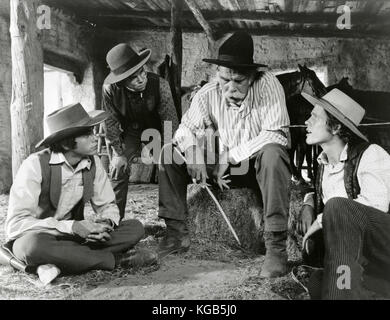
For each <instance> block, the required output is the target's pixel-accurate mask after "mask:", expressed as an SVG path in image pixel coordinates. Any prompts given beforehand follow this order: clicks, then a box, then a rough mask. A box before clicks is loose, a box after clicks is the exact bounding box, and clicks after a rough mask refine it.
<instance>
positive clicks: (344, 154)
mask: <svg viewBox="0 0 390 320" xmlns="http://www.w3.org/2000/svg"><path fill="white" fill-rule="evenodd" d="M347 159H348V144H346V145H345V146H344V149H343V151H341V153H340V161H339V162H344V161H346V160H347ZM317 162H318V163H319V164H324V165H327V164H329V160H328V156H327V154H326V153H325V152H324V151H322V152H321V153H320V155H319V156H318V158H317Z"/></svg>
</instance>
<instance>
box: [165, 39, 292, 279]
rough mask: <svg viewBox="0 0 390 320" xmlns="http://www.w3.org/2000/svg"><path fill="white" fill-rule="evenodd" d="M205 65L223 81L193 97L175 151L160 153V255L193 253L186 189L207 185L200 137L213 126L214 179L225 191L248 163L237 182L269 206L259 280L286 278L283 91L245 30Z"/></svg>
mask: <svg viewBox="0 0 390 320" xmlns="http://www.w3.org/2000/svg"><path fill="white" fill-rule="evenodd" d="M205 61H207V62H210V63H213V64H216V65H218V71H217V79H216V81H213V82H210V83H208V84H206V85H205V86H203V88H202V89H200V90H199V91H198V92H197V94H196V95H195V96H194V99H193V101H192V103H191V106H190V109H189V110H188V111H187V112H186V114H185V115H184V116H183V119H182V122H181V124H180V126H179V129H178V130H177V131H176V134H175V136H174V144H175V148H173V149H172V148H171V147H172V146H170V145H166V146H165V147H164V148H163V151H162V153H161V162H162V164H161V166H160V170H159V184H160V186H159V196H160V198H159V216H160V217H162V218H164V219H165V223H166V226H167V233H166V236H165V238H163V240H162V241H161V243H160V244H159V253H160V255H161V256H164V255H167V254H170V253H174V252H180V251H185V250H187V249H188V247H189V238H188V231H187V227H186V224H185V221H184V220H185V218H186V216H187V213H188V212H187V211H188V210H187V200H186V197H187V184H188V183H190V182H191V180H192V179H195V180H197V181H200V182H203V183H205V182H206V179H207V178H208V174H207V172H206V164H205V162H204V159H203V154H202V151H201V149H200V148H199V145H198V142H197V139H196V138H197V136H198V135H202V134H205V132H206V131H207V130H208V128H211V127H214V128H215V129H216V130H218V132H219V135H220V142H221V143H220V150H219V153H220V154H219V162H218V165H217V166H216V168H215V171H214V174H215V180H216V181H217V183H218V184H219V186H220V187H221V188H224V187H226V186H227V184H226V183H228V181H227V180H224V179H223V177H224V175H225V173H226V172H227V170H228V169H229V167H230V166H233V165H238V164H240V163H242V162H246V161H248V162H246V163H249V170H246V171H245V170H244V166H242V169H243V170H242V171H241V169H239V168H236V169H237V171H236V172H237V173H238V171H241V172H240V173H241V175H232V176H231V180H232V181H231V183H233V182H237V184H238V185H240V186H244V185H246V186H254V187H255V188H256V189H257V194H258V195H259V197H260V196H261V197H262V200H263V204H264V220H265V245H266V249H267V253H266V257H265V263H264V265H263V268H262V270H261V276H263V277H277V276H281V275H284V274H285V273H286V272H287V252H286V239H287V217H288V208H289V197H288V186H289V182H290V179H291V174H290V164H289V157H288V154H287V151H286V146H287V132H288V130H286V129H283V128H282V127H283V126H286V125H288V124H289V117H288V113H287V108H286V103H285V96H284V92H283V88H282V86H281V84H280V83H279V81H278V80H277V78H276V77H275V76H274V75H272V74H271V73H270V72H257V70H256V69H257V68H258V67H260V66H264V65H261V64H256V63H254V62H253V40H252V38H251V36H250V35H249V34H247V33H246V32H237V33H235V34H233V35H232V36H231V37H230V38H229V39H228V40H226V41H225V43H224V44H223V45H222V46H221V48H220V49H219V58H218V59H205ZM172 150H173V154H172ZM175 152H180V153H183V155H184V157H185V158H186V160H187V165H185V164H183V162H182V161H181V164H180V156H179V155H178V154H175ZM172 155H173V156H172ZM171 159H173V161H171ZM232 170H233V169H232ZM244 171H245V172H244ZM231 173H232V174H233V171H231ZM233 180H236V181H233ZM237 180H239V181H237Z"/></svg>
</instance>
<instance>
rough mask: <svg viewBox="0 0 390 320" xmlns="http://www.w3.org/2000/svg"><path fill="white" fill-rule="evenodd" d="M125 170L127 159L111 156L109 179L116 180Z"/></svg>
mask: <svg viewBox="0 0 390 320" xmlns="http://www.w3.org/2000/svg"><path fill="white" fill-rule="evenodd" d="M126 169H127V158H126V157H125V156H113V157H112V160H111V167H110V172H111V178H112V179H114V180H116V179H118V176H119V174H120V172H121V170H123V171H125V170H126Z"/></svg>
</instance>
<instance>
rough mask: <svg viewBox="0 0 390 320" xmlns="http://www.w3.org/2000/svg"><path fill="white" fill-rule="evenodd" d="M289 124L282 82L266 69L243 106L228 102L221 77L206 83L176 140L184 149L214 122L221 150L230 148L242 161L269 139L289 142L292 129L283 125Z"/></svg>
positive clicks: (281, 142)
mask: <svg viewBox="0 0 390 320" xmlns="http://www.w3.org/2000/svg"><path fill="white" fill-rule="evenodd" d="M289 124H290V119H289V116H288V113H287V107H286V100H285V96H284V91H283V87H282V85H281V84H280V82H279V80H278V79H277V78H276V77H275V76H274V75H273V74H272V73H270V72H262V73H260V74H259V77H258V79H256V80H255V81H254V83H253V84H252V86H251V87H250V88H249V90H248V94H247V96H246V97H245V99H244V101H243V102H242V104H241V106H240V107H228V106H227V105H226V102H225V99H223V97H222V90H221V88H220V86H219V84H218V82H217V81H213V82H210V83H208V84H206V85H205V86H204V87H203V88H202V89H200V90H199V91H198V93H197V94H196V95H195V96H194V99H193V100H192V103H191V106H190V108H189V110H188V111H187V112H186V113H185V114H184V115H183V118H182V121H181V124H180V126H179V129H178V130H177V131H176V133H175V136H174V142H175V143H176V144H177V145H178V147H179V148H180V150H181V151H182V152H184V151H185V150H186V149H187V148H189V147H191V146H194V145H196V144H197V141H198V139H199V138H201V137H202V136H204V134H205V129H206V128H207V127H210V126H213V127H214V128H215V129H216V130H217V131H218V132H219V139H220V153H222V152H223V151H229V157H230V158H231V159H233V160H234V161H235V162H237V163H238V162H241V161H243V160H246V159H248V158H250V157H251V156H252V155H253V154H254V153H256V152H257V151H259V150H260V149H261V148H262V147H263V146H264V145H266V144H268V143H278V144H281V145H283V146H287V143H288V142H287V138H286V137H287V135H288V129H286V128H282V126H286V125H289Z"/></svg>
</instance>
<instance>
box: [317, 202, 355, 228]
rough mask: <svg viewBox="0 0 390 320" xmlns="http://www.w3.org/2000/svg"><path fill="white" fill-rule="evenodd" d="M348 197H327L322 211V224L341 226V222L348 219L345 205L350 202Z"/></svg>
mask: <svg viewBox="0 0 390 320" xmlns="http://www.w3.org/2000/svg"><path fill="white" fill-rule="evenodd" d="M350 201H353V200H350V199H348V198H342V197H334V198H331V199H329V200H328V201H327V202H326V204H325V208H324V212H323V217H322V221H323V225H324V226H326V227H332V226H341V225H342V224H343V222H346V221H349V220H350V219H349V211H348V210H346V207H347V206H348V204H349V203H350Z"/></svg>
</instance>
